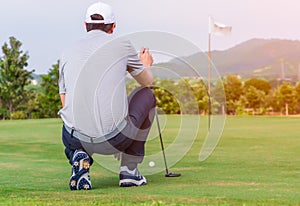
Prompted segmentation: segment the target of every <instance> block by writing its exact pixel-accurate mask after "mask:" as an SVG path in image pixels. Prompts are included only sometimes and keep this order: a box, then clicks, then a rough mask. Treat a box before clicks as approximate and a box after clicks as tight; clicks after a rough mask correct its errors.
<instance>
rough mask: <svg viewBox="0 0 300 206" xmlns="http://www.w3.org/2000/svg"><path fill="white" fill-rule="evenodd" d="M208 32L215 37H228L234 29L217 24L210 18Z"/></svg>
mask: <svg viewBox="0 0 300 206" xmlns="http://www.w3.org/2000/svg"><path fill="white" fill-rule="evenodd" d="M208 28H209V29H208V32H209V33H210V34H214V35H219V36H223V35H228V34H230V33H231V30H232V27H231V26H228V25H225V24H222V23H218V22H216V21H215V20H214V19H213V18H212V17H209V25H208Z"/></svg>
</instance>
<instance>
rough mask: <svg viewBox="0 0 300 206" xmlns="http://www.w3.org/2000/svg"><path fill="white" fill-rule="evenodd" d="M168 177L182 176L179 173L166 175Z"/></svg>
mask: <svg viewBox="0 0 300 206" xmlns="http://www.w3.org/2000/svg"><path fill="white" fill-rule="evenodd" d="M165 176H166V177H180V176H181V174H179V173H177V174H176V173H166V175H165Z"/></svg>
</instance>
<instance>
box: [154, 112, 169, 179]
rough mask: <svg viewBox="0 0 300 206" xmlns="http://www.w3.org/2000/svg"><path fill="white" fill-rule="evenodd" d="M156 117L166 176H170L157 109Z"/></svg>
mask: <svg viewBox="0 0 300 206" xmlns="http://www.w3.org/2000/svg"><path fill="white" fill-rule="evenodd" d="M155 117H156V124H157V129H158V133H159V139H160V145H161V149H162V152H163V157H164V162H165V167H166V174H169V170H168V166H167V159H166V154H165V148H164V143H163V140H162V135H161V130H160V124H159V119H158V114H157V110H156V109H155Z"/></svg>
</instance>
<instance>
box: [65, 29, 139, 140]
mask: <svg viewBox="0 0 300 206" xmlns="http://www.w3.org/2000/svg"><path fill="white" fill-rule="evenodd" d="M113 38H114V37H113V35H111V34H107V33H105V32H102V31H100V30H94V31H90V32H88V33H87V37H86V38H84V39H83V40H81V41H80V42H78V43H77V44H76V45H74V46H73V47H71V48H69V49H68V50H66V51H65V52H64V53H63V55H62V57H61V59H60V67H59V74H60V78H59V92H60V94H65V106H64V107H63V108H62V109H61V110H60V111H59V115H60V116H61V118H62V120H63V122H64V124H65V125H66V126H68V127H70V128H74V129H75V130H76V131H78V132H80V133H82V134H84V135H87V136H90V137H102V136H106V139H109V138H111V137H113V136H115V135H116V134H117V133H119V132H120V131H121V130H122V129H123V128H124V127H125V126H126V123H127V122H126V116H127V114H128V100H127V94H126V74H127V71H128V72H130V74H131V75H132V76H135V75H138V74H139V73H140V72H142V71H143V64H142V63H141V61H140V60H139V57H138V54H137V52H136V50H135V48H134V47H133V46H132V45H131V43H130V42H129V41H128V40H125V39H122V38H118V39H113Z"/></svg>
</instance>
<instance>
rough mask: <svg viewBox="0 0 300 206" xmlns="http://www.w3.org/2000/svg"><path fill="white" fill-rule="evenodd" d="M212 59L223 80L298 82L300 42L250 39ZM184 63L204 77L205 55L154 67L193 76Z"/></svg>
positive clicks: (205, 68)
mask: <svg viewBox="0 0 300 206" xmlns="http://www.w3.org/2000/svg"><path fill="white" fill-rule="evenodd" d="M211 57H212V61H213V64H214V65H215V66H216V68H217V70H218V72H219V73H220V75H222V76H224V75H228V74H238V75H241V76H243V77H264V78H267V79H270V78H276V79H287V78H289V79H298V77H299V71H300V41H292V40H279V39H271V40H266V39H252V40H249V41H246V42H243V43H241V44H239V45H237V46H235V47H233V48H230V49H228V50H225V51H212V54H211ZM187 63H189V64H190V65H192V66H193V67H194V68H196V70H197V71H199V72H200V73H201V74H202V75H203V76H205V75H206V74H207V72H206V70H207V53H197V54H194V55H191V56H188V57H182V58H180V60H179V59H173V60H171V61H170V62H166V63H162V64H157V65H156V66H158V67H163V68H169V69H170V70H173V71H174V73H178V74H180V76H181V75H184V76H194V74H195V72H193V71H192V69H188V68H189V67H188V66H187V65H188V64H187ZM159 73H162V72H161V71H160V72H159ZM163 73H164V74H159V75H162V76H163V77H166V76H169V75H168V74H167V73H168V72H163ZM173 77H174V75H173Z"/></svg>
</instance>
